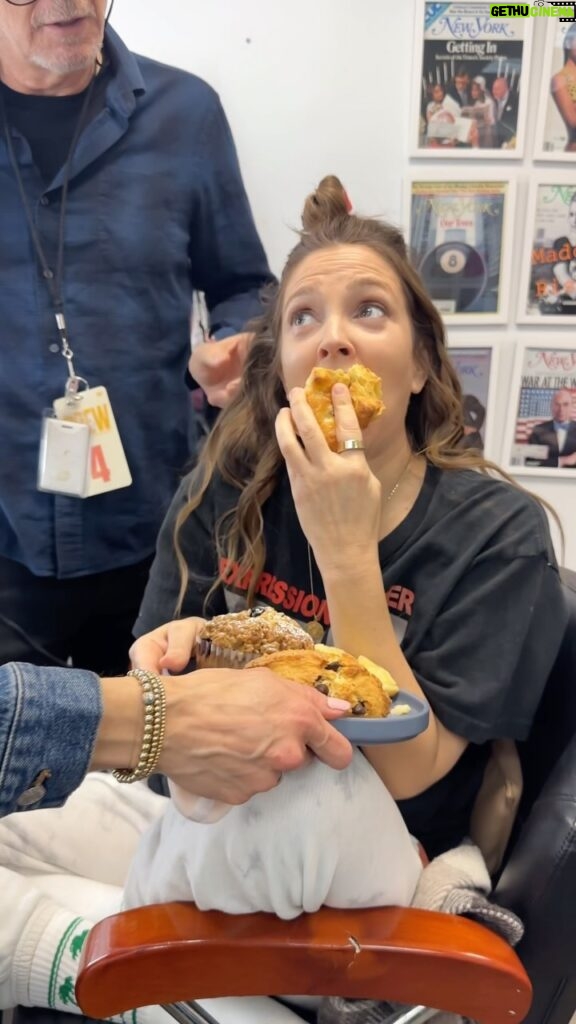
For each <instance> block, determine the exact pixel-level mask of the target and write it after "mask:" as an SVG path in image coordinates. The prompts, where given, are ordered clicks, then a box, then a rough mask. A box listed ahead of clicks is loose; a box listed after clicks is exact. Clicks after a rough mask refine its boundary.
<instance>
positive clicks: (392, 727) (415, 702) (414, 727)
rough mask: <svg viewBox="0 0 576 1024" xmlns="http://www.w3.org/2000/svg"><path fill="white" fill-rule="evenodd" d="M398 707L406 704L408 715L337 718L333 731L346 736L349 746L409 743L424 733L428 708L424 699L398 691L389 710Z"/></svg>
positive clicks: (333, 723) (428, 715)
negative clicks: (408, 708)
mask: <svg viewBox="0 0 576 1024" xmlns="http://www.w3.org/2000/svg"><path fill="white" fill-rule="evenodd" d="M397 704H409V705H410V708H411V710H410V713H409V714H407V715H389V716H388V717H387V718H354V717H352V716H350V718H340V719H339V720H338V721H337V722H332V725H333V726H334V728H335V729H338V732H341V733H342V735H343V736H346V738H347V739H349V740H350V742H351V743H357V744H359V745H360V746H366V745H367V744H368V743H400V742H401V741H402V740H411V739H413V738H414V736H418V734H419V733H421V732H424V729H426V727H427V725H428V719H429V717H430V709H429V707H428V705H427V703H426V701H425V700H420V698H419V697H415V696H414V695H413V694H412V693H407V692H406V690H400V692H399V693H398V696H397V697H395V698H394V700H393V701H392V708H394V707H395V705H397Z"/></svg>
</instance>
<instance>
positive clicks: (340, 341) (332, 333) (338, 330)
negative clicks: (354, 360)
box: [318, 317, 354, 359]
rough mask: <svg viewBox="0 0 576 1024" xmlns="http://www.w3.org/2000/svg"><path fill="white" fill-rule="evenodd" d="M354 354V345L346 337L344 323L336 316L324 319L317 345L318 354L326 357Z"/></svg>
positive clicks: (322, 357) (320, 356) (323, 357)
mask: <svg viewBox="0 0 576 1024" xmlns="http://www.w3.org/2000/svg"><path fill="white" fill-rule="evenodd" d="M353 354H354V346H353V344H352V342H351V341H350V339H349V338H348V337H347V332H346V331H345V328H344V324H343V323H342V320H341V319H340V318H338V317H331V318H330V319H329V320H327V321H326V323H325V325H324V330H323V332H322V339H321V341H320V345H319V347H318V356H319V358H321V359H326V358H328V357H330V356H334V355H340V356H350V355H353Z"/></svg>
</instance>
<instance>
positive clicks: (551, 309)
mask: <svg viewBox="0 0 576 1024" xmlns="http://www.w3.org/2000/svg"><path fill="white" fill-rule="evenodd" d="M517 319H518V321H519V323H527V324H533V323H537V322H539V321H540V322H544V323H545V324H546V327H550V326H552V325H556V324H559V325H562V326H566V325H569V324H576V173H571V174H567V173H564V174H562V173H559V174H555V175H547V176H545V177H544V176H542V177H539V178H538V179H537V180H535V181H532V182H531V185H530V191H529V195H528V206H527V211H526V228H525V237H524V246H523V248H522V267H521V272H520V290H519V299H518V315H517Z"/></svg>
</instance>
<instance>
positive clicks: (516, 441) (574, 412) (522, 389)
mask: <svg viewBox="0 0 576 1024" xmlns="http://www.w3.org/2000/svg"><path fill="white" fill-rule="evenodd" d="M516 386H517V392H516V399H515V402H516V411H515V420H514V423H513V425H512V431H511V437H510V453H509V460H508V465H509V467H510V468H512V469H518V468H522V469H528V470H532V471H534V470H537V471H540V472H541V471H542V470H543V469H545V470H554V471H555V473H554V475H556V474H559V473H560V471H561V470H567V471H568V472H567V473H566V475H570V474H571V473H574V475H575V477H576V347H575V348H574V349H571V348H559V347H558V348H544V347H540V348H537V347H529V348H528V347H527V348H525V349H524V350H523V351H522V353H521V364H520V366H519V368H518V374H517V380H516Z"/></svg>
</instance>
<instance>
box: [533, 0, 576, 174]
mask: <svg viewBox="0 0 576 1024" xmlns="http://www.w3.org/2000/svg"><path fill="white" fill-rule="evenodd" d="M546 28H547V32H546V46H545V50H544V76H543V77H544V85H543V88H542V89H541V93H540V104H539V107H538V119H537V122H536V142H535V152H534V157H535V159H536V160H563V161H566V162H570V161H571V162H572V163H573V164H574V167H575V169H576V22H569V21H561V20H560V19H559V18H550V19H549V21H548V24H547V26H546Z"/></svg>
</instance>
